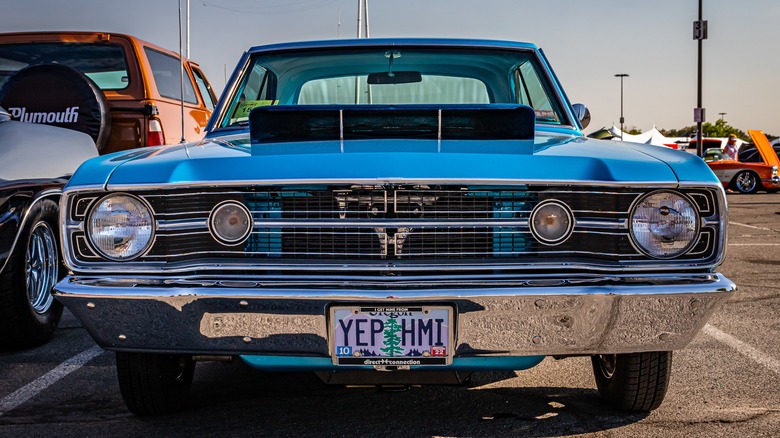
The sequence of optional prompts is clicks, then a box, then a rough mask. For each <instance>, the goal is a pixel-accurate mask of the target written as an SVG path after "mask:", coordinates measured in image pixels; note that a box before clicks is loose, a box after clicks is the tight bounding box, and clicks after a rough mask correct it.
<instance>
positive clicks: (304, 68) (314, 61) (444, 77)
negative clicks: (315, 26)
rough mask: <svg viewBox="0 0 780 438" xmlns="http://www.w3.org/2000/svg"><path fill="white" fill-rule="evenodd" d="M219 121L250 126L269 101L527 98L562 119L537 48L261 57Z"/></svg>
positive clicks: (395, 49)
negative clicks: (252, 116) (254, 113)
mask: <svg viewBox="0 0 780 438" xmlns="http://www.w3.org/2000/svg"><path fill="white" fill-rule="evenodd" d="M235 90H236V91H235V92H234V93H233V94H232V96H230V100H229V104H228V105H226V106H225V109H223V114H222V115H221V117H220V119H219V122H218V124H219V126H220V127H228V126H236V125H244V124H246V123H247V121H248V117H249V111H251V110H252V109H253V108H255V107H258V106H264V105H353V104H361V105H366V104H368V105H406V104H409V105H414V104H427V105H439V104H443V105H447V104H523V105H528V106H530V107H532V108H533V109H534V111H535V114H536V121H537V122H538V123H551V124H561V123H563V120H564V117H563V114H562V112H561V105H560V103H559V100H558V98H557V97H556V95H555V94H554V93H553V91H552V86H551V84H550V81H549V79H548V77H547V76H546V74H545V73H544V72H543V71H542V69H541V68H540V66H539V64H538V61H537V59H536V57H535V56H534V52H533V51H531V50H527V51H519V50H511V51H510V50H498V49H496V50H491V49H484V48H482V49H480V50H475V49H463V48H436V49H432V48H424V47H402V46H392V47H390V48H382V47H367V48H359V49H355V48H349V49H347V48H344V49H319V50H308V51H295V52H285V53H274V54H260V55H255V56H254V57H252V58H251V59H250V62H249V64H248V67H247V69H246V70H245V71H244V73H243V76H242V78H241V79H240V83H239V84H238V87H237V88H236V89H235Z"/></svg>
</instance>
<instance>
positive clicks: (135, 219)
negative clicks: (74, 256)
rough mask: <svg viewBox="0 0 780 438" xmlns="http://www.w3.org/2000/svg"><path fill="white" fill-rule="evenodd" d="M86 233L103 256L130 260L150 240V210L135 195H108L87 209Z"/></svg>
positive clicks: (152, 223) (151, 232)
mask: <svg viewBox="0 0 780 438" xmlns="http://www.w3.org/2000/svg"><path fill="white" fill-rule="evenodd" d="M87 236H89V241H90V242H91V243H92V246H93V247H94V248H95V250H97V252H98V253H100V255H102V256H103V257H105V258H107V259H110V260H114V261H126V260H132V259H133V258H135V257H138V256H139V255H141V254H142V253H143V252H144V251H146V250H147V249H148V248H149V246H150V245H151V243H152V237H153V236H154V219H153V218H152V212H151V210H150V208H149V207H148V206H147V205H146V203H144V202H143V201H142V200H140V199H138V198H136V197H135V196H131V195H125V194H116V195H108V196H106V197H105V198H103V199H101V200H100V202H98V204H97V206H95V208H93V209H92V211H91V212H90V214H89V217H88V218H87Z"/></svg>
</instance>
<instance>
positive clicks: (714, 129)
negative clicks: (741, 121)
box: [659, 119, 769, 141]
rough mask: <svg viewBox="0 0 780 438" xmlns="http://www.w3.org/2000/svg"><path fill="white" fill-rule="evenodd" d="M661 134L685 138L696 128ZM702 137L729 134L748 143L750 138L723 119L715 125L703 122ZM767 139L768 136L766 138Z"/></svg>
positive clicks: (668, 131)
mask: <svg viewBox="0 0 780 438" xmlns="http://www.w3.org/2000/svg"><path fill="white" fill-rule="evenodd" d="M659 131H661V134H663V135H665V136H667V137H687V136H693V135H695V134H696V126H695V125H694V126H686V127H684V128H681V129H671V130H665V129H660V130H659ZM701 133H702V137H728V136H729V135H731V134H734V135H736V136H737V138H739V139H742V140H744V141H750V136H749V135H747V133H745V132H744V131H742V130H739V129H737V128H735V127H733V126H731V125H729V124H728V123H726V121H725V120H723V119H718V120H716V121H715V123H710V122H705V123H703V124H702V125H701ZM768 137H769V136H768Z"/></svg>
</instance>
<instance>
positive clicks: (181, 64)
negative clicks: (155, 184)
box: [179, 0, 187, 143]
mask: <svg viewBox="0 0 780 438" xmlns="http://www.w3.org/2000/svg"><path fill="white" fill-rule="evenodd" d="M181 20H182V17H181V0H179V106H180V107H181V142H182V143H184V142H186V141H187V139H186V137H185V135H184V56H183V53H182V47H181V45H182V41H181Z"/></svg>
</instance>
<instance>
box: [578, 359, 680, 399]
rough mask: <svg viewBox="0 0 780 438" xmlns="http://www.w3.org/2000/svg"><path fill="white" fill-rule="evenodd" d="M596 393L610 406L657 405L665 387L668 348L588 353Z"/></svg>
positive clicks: (670, 368) (670, 369) (668, 364)
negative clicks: (614, 352) (666, 349)
mask: <svg viewBox="0 0 780 438" xmlns="http://www.w3.org/2000/svg"><path fill="white" fill-rule="evenodd" d="M591 362H592V363H593V374H594V376H595V377H596V387H597V388H598V390H599V394H601V396H602V397H603V398H604V400H605V401H606V402H607V403H608V404H609V405H610V406H612V407H614V408H616V409H619V410H621V411H628V412H648V411H652V410H653V409H655V408H657V407H658V406H660V405H661V402H663V400H664V396H666V390H667V389H668V388H669V378H670V375H671V372H672V352H671V351H654V352H650V353H628V354H612V355H599V356H592V357H591Z"/></svg>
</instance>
